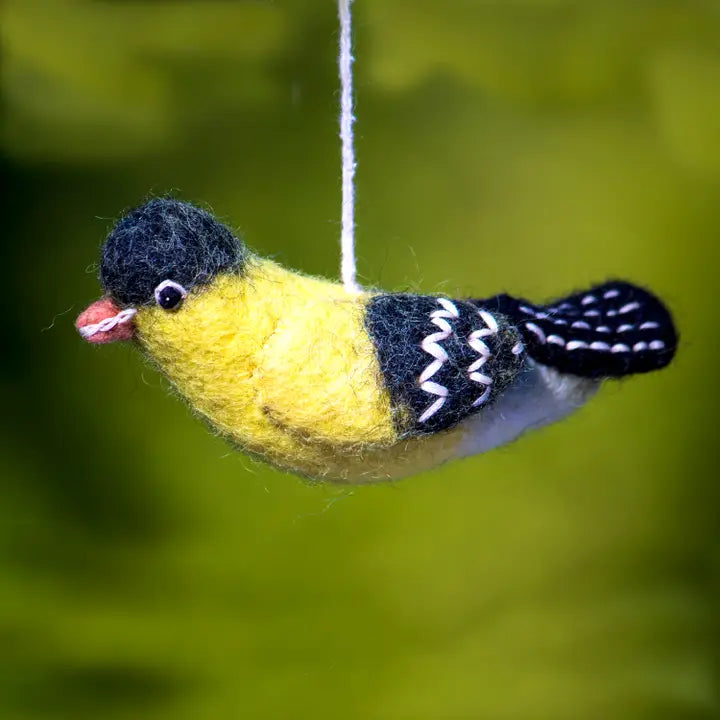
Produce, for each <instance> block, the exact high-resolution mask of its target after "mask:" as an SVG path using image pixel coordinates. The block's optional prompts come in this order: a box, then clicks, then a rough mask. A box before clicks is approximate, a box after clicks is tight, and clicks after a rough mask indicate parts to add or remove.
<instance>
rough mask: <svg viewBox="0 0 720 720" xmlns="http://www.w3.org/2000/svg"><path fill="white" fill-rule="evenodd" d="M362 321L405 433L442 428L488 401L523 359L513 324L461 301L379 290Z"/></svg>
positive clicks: (514, 371) (492, 398) (514, 375)
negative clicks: (380, 292)
mask: <svg viewBox="0 0 720 720" xmlns="http://www.w3.org/2000/svg"><path fill="white" fill-rule="evenodd" d="M366 327H367V330H368V333H369V334H370V337H371V338H372V339H373V342H374V344H375V349H376V353H377V357H378V360H379V363H380V369H381V371H382V374H383V378H384V381H385V385H386V387H387V389H388V390H389V392H390V397H391V399H392V402H393V405H394V408H395V409H396V410H397V411H398V412H397V413H396V414H397V417H398V418H399V420H398V424H399V429H400V430H401V432H402V433H404V434H411V435H412V434H423V433H431V432H437V431H440V430H446V429H448V428H450V427H452V426H453V425H456V424H457V423H458V422H460V421H461V420H463V419H464V418H466V417H467V416H468V415H471V414H472V413H475V412H477V411H479V410H481V409H482V408H484V407H487V406H488V405H490V404H491V403H492V402H493V401H494V400H495V398H496V397H497V396H498V395H499V394H500V393H501V392H502V390H503V389H504V388H505V387H507V385H508V384H509V383H510V382H512V380H513V379H514V378H515V377H516V375H517V374H518V373H519V372H520V370H521V368H522V366H523V363H524V359H525V356H524V350H523V343H522V341H521V337H520V333H519V331H518V329H517V328H516V327H515V325H514V324H513V323H512V322H510V321H509V320H508V318H506V317H505V316H504V315H503V314H501V313H499V312H496V311H494V310H491V309H486V308H481V307H477V306H476V305H474V304H473V303H471V302H467V301H460V300H451V299H449V298H444V297H432V296H427V295H401V294H398V295H378V296H375V297H373V298H371V300H370V301H369V303H368V306H367V311H366ZM408 411H409V413H410V416H411V417H410V418H409V419H408V418H407V414H408Z"/></svg>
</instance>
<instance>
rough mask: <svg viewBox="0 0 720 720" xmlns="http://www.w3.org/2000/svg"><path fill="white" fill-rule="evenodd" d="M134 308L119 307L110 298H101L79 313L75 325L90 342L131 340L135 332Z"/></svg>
mask: <svg viewBox="0 0 720 720" xmlns="http://www.w3.org/2000/svg"><path fill="white" fill-rule="evenodd" d="M136 312H137V310H135V308H125V309H124V310H123V309H121V308H119V307H118V306H117V305H116V304H115V303H114V302H113V301H112V300H111V299H110V298H101V299H100V300H96V301H95V302H94V303H93V304H92V305H90V307H89V308H87V310H85V311H83V312H82V313H80V315H79V316H78V319H77V320H76V321H75V327H76V328H77V329H78V332H79V333H80V335H82V336H83V338H84V339H85V340H87V341H88V342H91V343H110V342H115V341H116V340H131V339H132V338H133V336H134V334H135V327H134V323H133V317H134V316H135V313H136Z"/></svg>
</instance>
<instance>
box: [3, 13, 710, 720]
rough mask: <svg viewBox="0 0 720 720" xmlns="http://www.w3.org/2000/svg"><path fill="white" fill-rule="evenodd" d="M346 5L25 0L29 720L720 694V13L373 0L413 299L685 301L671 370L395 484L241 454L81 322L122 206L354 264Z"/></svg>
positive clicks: (23, 679)
mask: <svg viewBox="0 0 720 720" xmlns="http://www.w3.org/2000/svg"><path fill="white" fill-rule="evenodd" d="M335 13H336V10H335V5H334V2H332V0H324V1H321V0H312V1H311V0H276V1H275V2H269V1H268V2H262V1H256V2H249V1H248V2H243V1H240V0H238V1H236V2H229V1H225V2H220V1H217V0H213V1H210V2H207V1H205V2H201V1H199V0H198V1H196V2H182V1H180V0H165V1H157V2H140V1H139V0H138V1H135V2H121V1H119V0H116V1H114V2H113V1H111V0H105V1H100V0H96V1H92V0H6V1H5V2H4V3H3V12H2V48H3V62H2V70H1V72H2V93H3V111H4V112H3V119H2V169H3V175H4V176H5V184H4V188H5V189H4V190H3V191H2V192H3V199H4V200H5V203H4V206H5V211H4V213H3V237H2V242H1V243H0V253H1V259H2V268H3V274H4V281H3V286H4V298H5V301H4V306H5V311H4V312H3V324H4V327H3V335H4V342H3V346H4V350H3V352H2V354H0V362H1V363H2V386H1V387H2V403H3V409H4V412H3V414H4V432H3V433H2V435H1V436H0V461H1V468H0V471H1V477H0V718H2V720H16V719H23V720H26V719H35V718H43V719H45V718H46V719H47V720H55V719H60V718H69V719H72V720H85V719H86V718H87V719H93V720H95V719H97V718H103V719H110V720H113V719H115V718H122V719H123V720H125V719H128V720H130V719H132V720H149V719H151V718H152V719H156V718H177V719H178V720H183V719H185V718H187V719H188V720H189V719H206V718H207V719H213V720H214V719H224V718H358V719H363V720H369V719H373V718H378V719H385V718H387V719H395V718H397V719H400V718H408V719H410V718H422V719H428V720H434V719H442V718H452V719H458V720H459V719H461V718H462V719H475V718H478V719H480V718H482V719H485V718H487V719H495V718H497V719H499V720H539V719H541V718H542V719H548V720H550V719H552V720H564V719H568V720H569V719H571V718H573V719H574V718H583V719H585V718H587V719H591V720H592V719H595V718H597V719H600V718H603V719H604V718H620V719H623V720H624V719H627V720H636V719H641V720H642V719H645V718H647V719H648V720H649V719H653V720H654V719H660V720H669V719H671V718H672V719H677V720H688V719H690V720H693V719H701V718H702V719H704V718H714V717H718V682H717V679H718V675H717V667H718V666H717V660H718V651H717V648H718V638H719V636H718V622H717V620H718V615H719V612H718V610H719V607H720V595H719V592H718V590H719V586H718V577H719V572H718V571H719V569H720V550H719V545H720V543H719V538H720V533H719V530H718V522H717V515H718V508H719V507H720V503H719V501H720V492H719V491H718V479H717V475H718V473H717V470H718V449H717V445H718V437H717V435H718V432H717V429H716V422H717V421H716V418H717V403H718V399H719V398H718V392H717V372H716V369H717V364H718V362H717V358H718V353H720V334H719V333H718V329H717V328H718V325H717V316H716V304H717V303H718V300H720V293H719V292H718V279H717V278H718V270H719V269H720V263H719V262H718V261H719V259H720V252H719V251H718V236H719V234H720V2H718V1H717V0H704V1H703V0H675V1H663V0H646V1H641V0H634V1H632V2H630V1H625V2H609V1H606V0H594V1H592V2H591V1H587V2H570V1H568V0H535V1H532V2H531V1H530V0H528V1H526V2H511V1H510V0H497V1H495V2H491V1H486V2H480V1H477V2H471V1H470V0H452V1H451V0H442V1H439V0H432V1H431V0H356V4H355V15H356V57H357V66H356V73H357V78H356V80H357V88H356V89H357V96H358V116H359V121H358V123H357V133H358V138H357V146H358V147H357V150H358V156H359V175H358V198H359V199H358V208H357V220H358V243H359V262H360V271H361V276H362V279H363V281H364V282H365V283H366V284H368V285H376V286H382V287H385V288H388V289H407V288H412V289H422V290H425V291H430V292H435V291H446V292H458V293H468V294H470V293H472V294H475V295H478V294H479V295H486V294H491V293H495V292H499V291H503V290H508V291H513V292H516V293H519V294H522V295H525V296H527V297H530V298H535V299H542V298H549V297H552V296H553V295H556V294H559V293H561V292H564V291H566V290H570V289H573V288H581V287H583V286H584V285H586V284H587V283H589V282H593V281H601V280H604V279H606V278H608V277H626V278H629V279H633V280H635V281H637V282H640V283H643V284H647V285H649V286H651V287H652V288H654V289H655V290H656V291H657V292H658V293H660V294H661V295H662V296H663V297H664V298H666V299H667V301H668V302H669V303H670V305H671V306H672V308H673V309H674V311H675V312H676V314H677V321H678V324H679V327H680V329H681V332H682V335H683V341H682V347H681V349H680V352H679V355H678V358H677V361H676V363H675V364H674V365H673V366H672V367H671V368H670V369H668V370H666V371H664V372H662V373H657V374H654V375H650V376H645V377H639V378H636V379H632V380H630V381H627V382H622V383H617V384H612V385H608V386H607V387H606V388H605V389H604V390H603V391H602V393H601V394H600V395H599V396H598V397H597V398H596V399H595V400H593V401H592V403H591V404H590V406H589V407H587V408H585V409H584V410H583V411H582V412H580V413H579V414H577V415H576V416H574V417H572V418H571V419H569V420H568V421H566V422H564V423H562V424H559V425H557V426H554V427H552V428H548V429H546V430H543V431H541V432H538V433H536V434H534V435H530V436H528V437H526V438H525V439H523V440H521V441H520V442H518V443H516V444H515V445H513V446H510V447H507V448H504V449H502V450H499V451H495V452H493V453H492V454H490V455H487V456H484V457H479V458H474V459H470V460H467V461H464V462H459V463H456V464H452V465H449V466H447V467H445V468H442V469H440V470H437V471H435V472H432V473H428V474H426V475H424V476H421V477H415V478H412V479H409V480H406V481H403V482H401V483H398V484H394V485H379V486H374V487H362V488H354V489H351V488H343V487H333V486H327V485H318V486H312V485H308V484H306V483H304V482H303V481H301V480H299V479H297V478H295V477H292V476H288V475H285V474H282V473H279V472H276V471H273V470H271V469H269V468H267V467H264V466H262V465H258V464H255V463H253V462H251V461H249V460H248V459H246V458H244V457H242V456H241V455H238V454H235V453H232V452H231V451H230V450H229V448H228V447H227V446H226V445H225V444H224V443H223V442H222V441H220V440H219V439H217V438H215V437H213V436H212V435H211V434H209V433H207V432H206V431H205V429H204V428H203V426H202V425H201V424H200V423H198V422H197V421H196V420H195V419H193V418H192V417H191V415H190V413H189V411H188V410H187V408H185V407H184V406H183V405H182V404H181V403H179V402H177V401H176V400H175V399H173V398H170V397H168V392H167V387H166V383H165V382H164V381H163V380H162V379H161V378H160V377H159V376H158V375H157V374H156V373H155V372H154V371H153V370H151V369H150V368H148V367H147V366H146V365H145V364H144V363H143V361H142V359H141V358H140V356H139V355H138V353H137V352H136V351H134V350H133V349H132V348H131V347H128V346H117V347H116V346H111V347H105V348H101V349H94V348H92V347H90V346H89V345H87V344H85V343H83V342H81V340H80V339H79V338H78V337H77V335H76V333H75V331H74V329H73V326H72V322H73V319H74V317H75V315H76V314H77V313H78V312H79V311H80V310H82V309H83V307H84V306H85V305H86V304H88V303H89V302H90V301H91V300H93V299H94V298H96V297H97V295H98V293H99V287H98V283H97V280H96V277H95V266H94V263H95V262H96V260H97V255H98V249H99V245H100V242H101V241H102V238H103V236H104V234H105V232H106V231H107V229H108V228H109V227H110V225H111V224H112V221H113V218H115V217H117V216H118V214H119V213H120V212H121V211H122V210H123V209H124V208H127V207H130V206H133V205H136V204H138V203H140V202H141V201H142V200H143V198H145V197H146V196H147V195H148V193H156V194H158V193H163V192H166V191H170V190H174V191H177V192H178V193H179V195H180V196H181V197H183V198H185V199H188V200H194V201H201V202H207V203H209V204H210V205H211V206H212V207H213V208H214V210H215V211H216V212H217V213H218V214H219V215H220V216H221V217H223V218H226V219H227V220H228V221H229V222H231V223H232V224H233V225H234V226H235V227H237V228H239V230H240V231H241V232H242V233H243V234H244V236H245V238H246V239H247V241H248V242H249V244H250V245H252V246H253V247H255V248H256V249H257V250H259V251H260V252H262V253H265V254H267V255H271V256H274V257H275V258H277V259H278V260H280V261H281V262H283V263H285V264H287V265H289V266H291V267H295V268H298V269H301V270H303V271H306V272H309V273H316V274H323V275H328V276H331V277H335V276H337V272H338V248H337V244H338V236H339V224H338V218H339V208H340V193H339V184H340V180H339V178H340V169H339V147H338V139H337V127H336V113H337V107H336V106H337V101H338V93H337V80H336V65H335V53H336V43H337V28H336V22H337V21H336V15H335Z"/></svg>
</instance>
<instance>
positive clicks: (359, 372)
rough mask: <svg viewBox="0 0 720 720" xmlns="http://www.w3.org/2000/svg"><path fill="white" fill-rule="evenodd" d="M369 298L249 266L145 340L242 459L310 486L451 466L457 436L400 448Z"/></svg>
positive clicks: (150, 313) (152, 322)
mask: <svg viewBox="0 0 720 720" xmlns="http://www.w3.org/2000/svg"><path fill="white" fill-rule="evenodd" d="M369 297H370V295H369V294H361V295H353V294H349V293H347V292H346V291H345V290H344V288H343V287H342V286H341V285H338V284H336V283H331V282H328V281H326V280H322V279H318V278H313V277H307V276H303V275H298V274H296V273H292V272H289V271H287V270H285V269H283V268H281V267H280V266H278V265H276V264H275V263H272V262H270V261H267V260H263V259H260V258H252V259H250V260H249V262H248V263H247V265H246V267H245V268H244V269H243V271H242V275H236V274H221V275H219V276H217V277H216V278H215V279H214V280H213V281H212V282H211V283H210V284H209V285H206V286H203V287H200V288H198V289H197V290H195V291H193V292H191V293H190V295H189V296H188V297H187V299H186V301H185V303H184V304H183V306H182V308H181V309H180V310H179V311H177V312H170V313H168V312H167V311H165V310H163V309H162V308H160V307H157V306H155V307H142V308H140V309H139V311H138V313H137V316H136V325H137V330H138V338H139V341H140V343H141V344H142V346H143V347H144V348H145V350H146V351H147V352H148V354H149V355H150V356H151V357H152V359H153V360H154V361H155V362H156V363H157V364H158V365H159V366H160V368H161V369H162V370H163V372H165V373H166V374H167V376H168V377H169V378H170V380H171V381H172V383H173V384H174V385H175V387H176V388H177V389H178V390H179V392H180V393H181V394H182V395H184V396H185V398H187V400H188V402H189V403H190V404H191V406H192V407H193V408H194V409H195V410H197V411H198V412H199V413H200V414H201V415H203V416H204V417H205V418H207V419H208V420H209V421H210V422H211V423H212V424H213V425H214V426H215V427H216V428H217V429H218V431H219V432H221V433H222V434H223V435H226V436H227V437H228V438H230V439H231V440H232V441H233V442H235V443H237V444H238V445H239V446H240V447H241V448H242V449H243V450H244V451H246V452H249V453H251V454H254V455H257V456H260V457H262V458H263V459H265V460H267V461H269V462H271V463H273V464H275V465H277V466H279V467H282V468H286V469H288V470H292V471H294V472H298V473H301V474H304V475H307V476H309V477H317V478H328V479H336V480H341V481H347V482H369V481H372V480H376V479H390V478H397V477H402V476H404V475H409V474H412V473H415V472H419V471H421V470H424V469H427V468H430V467H433V466H436V465H438V464H439V463H441V462H444V461H445V460H448V459H450V458H451V457H453V455H454V453H455V450H456V448H457V445H458V442H459V441H460V439H461V432H460V431H459V430H452V431H449V432H441V433H437V434H435V435H431V436H424V437H422V438H413V439H404V437H403V435H404V430H405V420H406V418H408V417H409V416H408V414H407V413H406V412H405V410H404V409H403V408H398V407H393V406H392V404H391V401H390V396H389V394H388V392H387V390H386V389H385V386H384V383H383V379H382V376H381V372H380V368H379V365H378V361H377V358H376V355H375V349H374V347H373V344H372V341H371V339H370V337H369V335H368V333H367V331H366V329H365V327H364V309H365V304H366V302H367V300H368V298H369Z"/></svg>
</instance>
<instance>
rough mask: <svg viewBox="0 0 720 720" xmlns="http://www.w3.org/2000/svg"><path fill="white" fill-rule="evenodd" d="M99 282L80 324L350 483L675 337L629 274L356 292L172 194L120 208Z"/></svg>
mask: <svg viewBox="0 0 720 720" xmlns="http://www.w3.org/2000/svg"><path fill="white" fill-rule="evenodd" d="M100 280H101V282H102V286H103V289H104V291H105V295H104V297H103V298H102V299H101V300H98V301H97V302H95V303H94V304H92V305H91V306H90V307H89V308H88V309H87V310H85V312H83V313H82V314H81V315H80V317H79V318H78V319H77V322H76V325H77V328H78V330H79V332H80V334H81V335H82V337H84V338H85V339H86V340H88V341H89V342H91V343H108V342H113V341H116V340H134V341H135V342H137V343H138V344H139V346H140V347H141V348H142V350H143V351H144V352H145V354H146V355H147V356H148V357H149V358H150V359H151V360H152V361H153V362H154V363H155V364H156V365H157V366H158V368H159V369H160V370H161V371H162V372H163V373H165V375H167V377H168V378H169V379H170V381H171V382H172V384H173V385H174V386H175V388H177V390H178V391H179V393H180V394H181V395H182V396H184V397H185V398H186V399H187V401H188V403H189V404H190V405H191V407H192V408H193V409H194V410H195V411H196V412H197V413H199V414H200V415H201V416H202V417H204V418H205V419H206V420H208V421H209V422H210V424H211V425H212V426H213V427H214V428H216V429H217V431H218V432H219V433H221V434H222V435H223V436H225V437H227V438H228V439H229V440H230V441H231V442H232V443H234V444H235V445H236V446H237V447H238V448H240V449H241V450H242V451H243V452H246V453H249V454H251V455H253V456H257V457H259V458H262V459H264V460H266V461H268V462H270V463H272V464H273V465H275V466H277V467H280V468H284V469H286V470H289V471H292V472H296V473H299V474H301V475H304V476H308V477H311V478H319V479H333V480H338V481H345V482H353V483H361V482H369V481H373V480H386V479H394V478H399V477H402V476H405V475H410V474H413V473H417V472H420V471H422V470H426V469H429V468H432V467H435V466H437V465H439V464H440V463H443V462H446V461H448V460H451V459H454V458H461V457H466V456H470V455H476V454H478V453H482V452H485V451H487V450H490V449H491V448H494V447H496V446H498V445H502V444H504V443H507V442H509V441H511V440H514V439H515V438H517V437H518V436H519V435H520V434H522V433H523V432H524V431H526V430H528V429H531V428H537V427H540V426H542V425H546V424H548V423H551V422H554V421H556V420H559V419H561V418H563V417H565V416H566V415H568V414H569V413H571V412H572V411H573V410H575V409H577V408H578V407H580V406H581V405H582V404H583V403H584V402H585V401H586V400H588V398H590V397H591V396H592V395H593V394H594V393H595V392H596V390H597V389H598V387H599V386H600V384H601V382H602V381H603V380H604V379H606V378H618V377H624V376H626V375H632V374H634V373H643V372H648V371H651V370H658V369H660V368H663V367H665V366H666V365H667V364H668V363H669V362H670V360H671V359H672V357H673V355H674V352H675V348H676V345H677V334H676V331H675V328H674V325H673V321H672V319H671V316H670V314H669V312H668V311H667V309H666V308H665V307H664V305H663V304H662V303H661V302H660V301H659V300H658V299H657V298H656V297H655V296H653V295H652V294H650V293H649V292H648V291H646V290H644V289H641V288H639V287H636V286H634V285H631V284H629V283H626V282H608V283H605V284H603V285H599V286H597V287H593V288H591V289H590V290H588V291H586V292H581V293H575V294H572V295H569V296H567V297H563V298H561V299H560V300H556V301H553V302H551V303H549V304H546V305H536V304H533V303H530V302H528V301H525V300H521V299H518V298H514V297H511V296H509V295H497V296H494V297H488V298H484V299H474V298H471V299H464V300H458V299H454V298H450V297H447V296H444V295H415V294H407V293H402V294H394V293H383V292H378V291H367V292H362V293H351V292H348V291H346V290H345V289H344V288H343V286H341V285H339V284H337V283H333V282H330V281H328V280H323V279H319V278H314V277H308V276H306V275H302V274H299V273H296V272H292V271H290V270H286V269H284V268H282V267H281V266H280V265H278V264H276V263H274V262H271V261H269V260H265V259H263V258H261V257H258V256H257V255H255V254H253V253H251V252H250V251H249V250H248V248H247V247H246V246H245V245H244V244H243V243H242V242H241V241H240V240H239V239H238V238H237V237H236V236H235V235H234V234H233V233H232V232H231V231H230V230H228V229H227V228H226V227H225V226H224V225H222V224H221V223H219V222H218V221H217V220H216V219H215V218H214V217H212V216H211V215H210V214H209V213H207V212H205V211H204V210H202V209H199V208H197V207H195V206H193V205H190V204H188V203H185V202H181V201H178V200H176V199H171V198H157V199H153V200H151V201H149V202H148V203H147V204H145V205H144V206H142V207H140V208H138V209H136V210H133V211H132V212H130V213H128V214H127V215H126V216H125V217H123V218H122V219H121V220H120V221H119V222H118V223H117V225H116V226H115V228H114V229H113V230H112V232H111V233H110V235H109V236H108V238H107V240H106V241H105V245H104V247H103V250H102V260H101V265H100Z"/></svg>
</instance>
